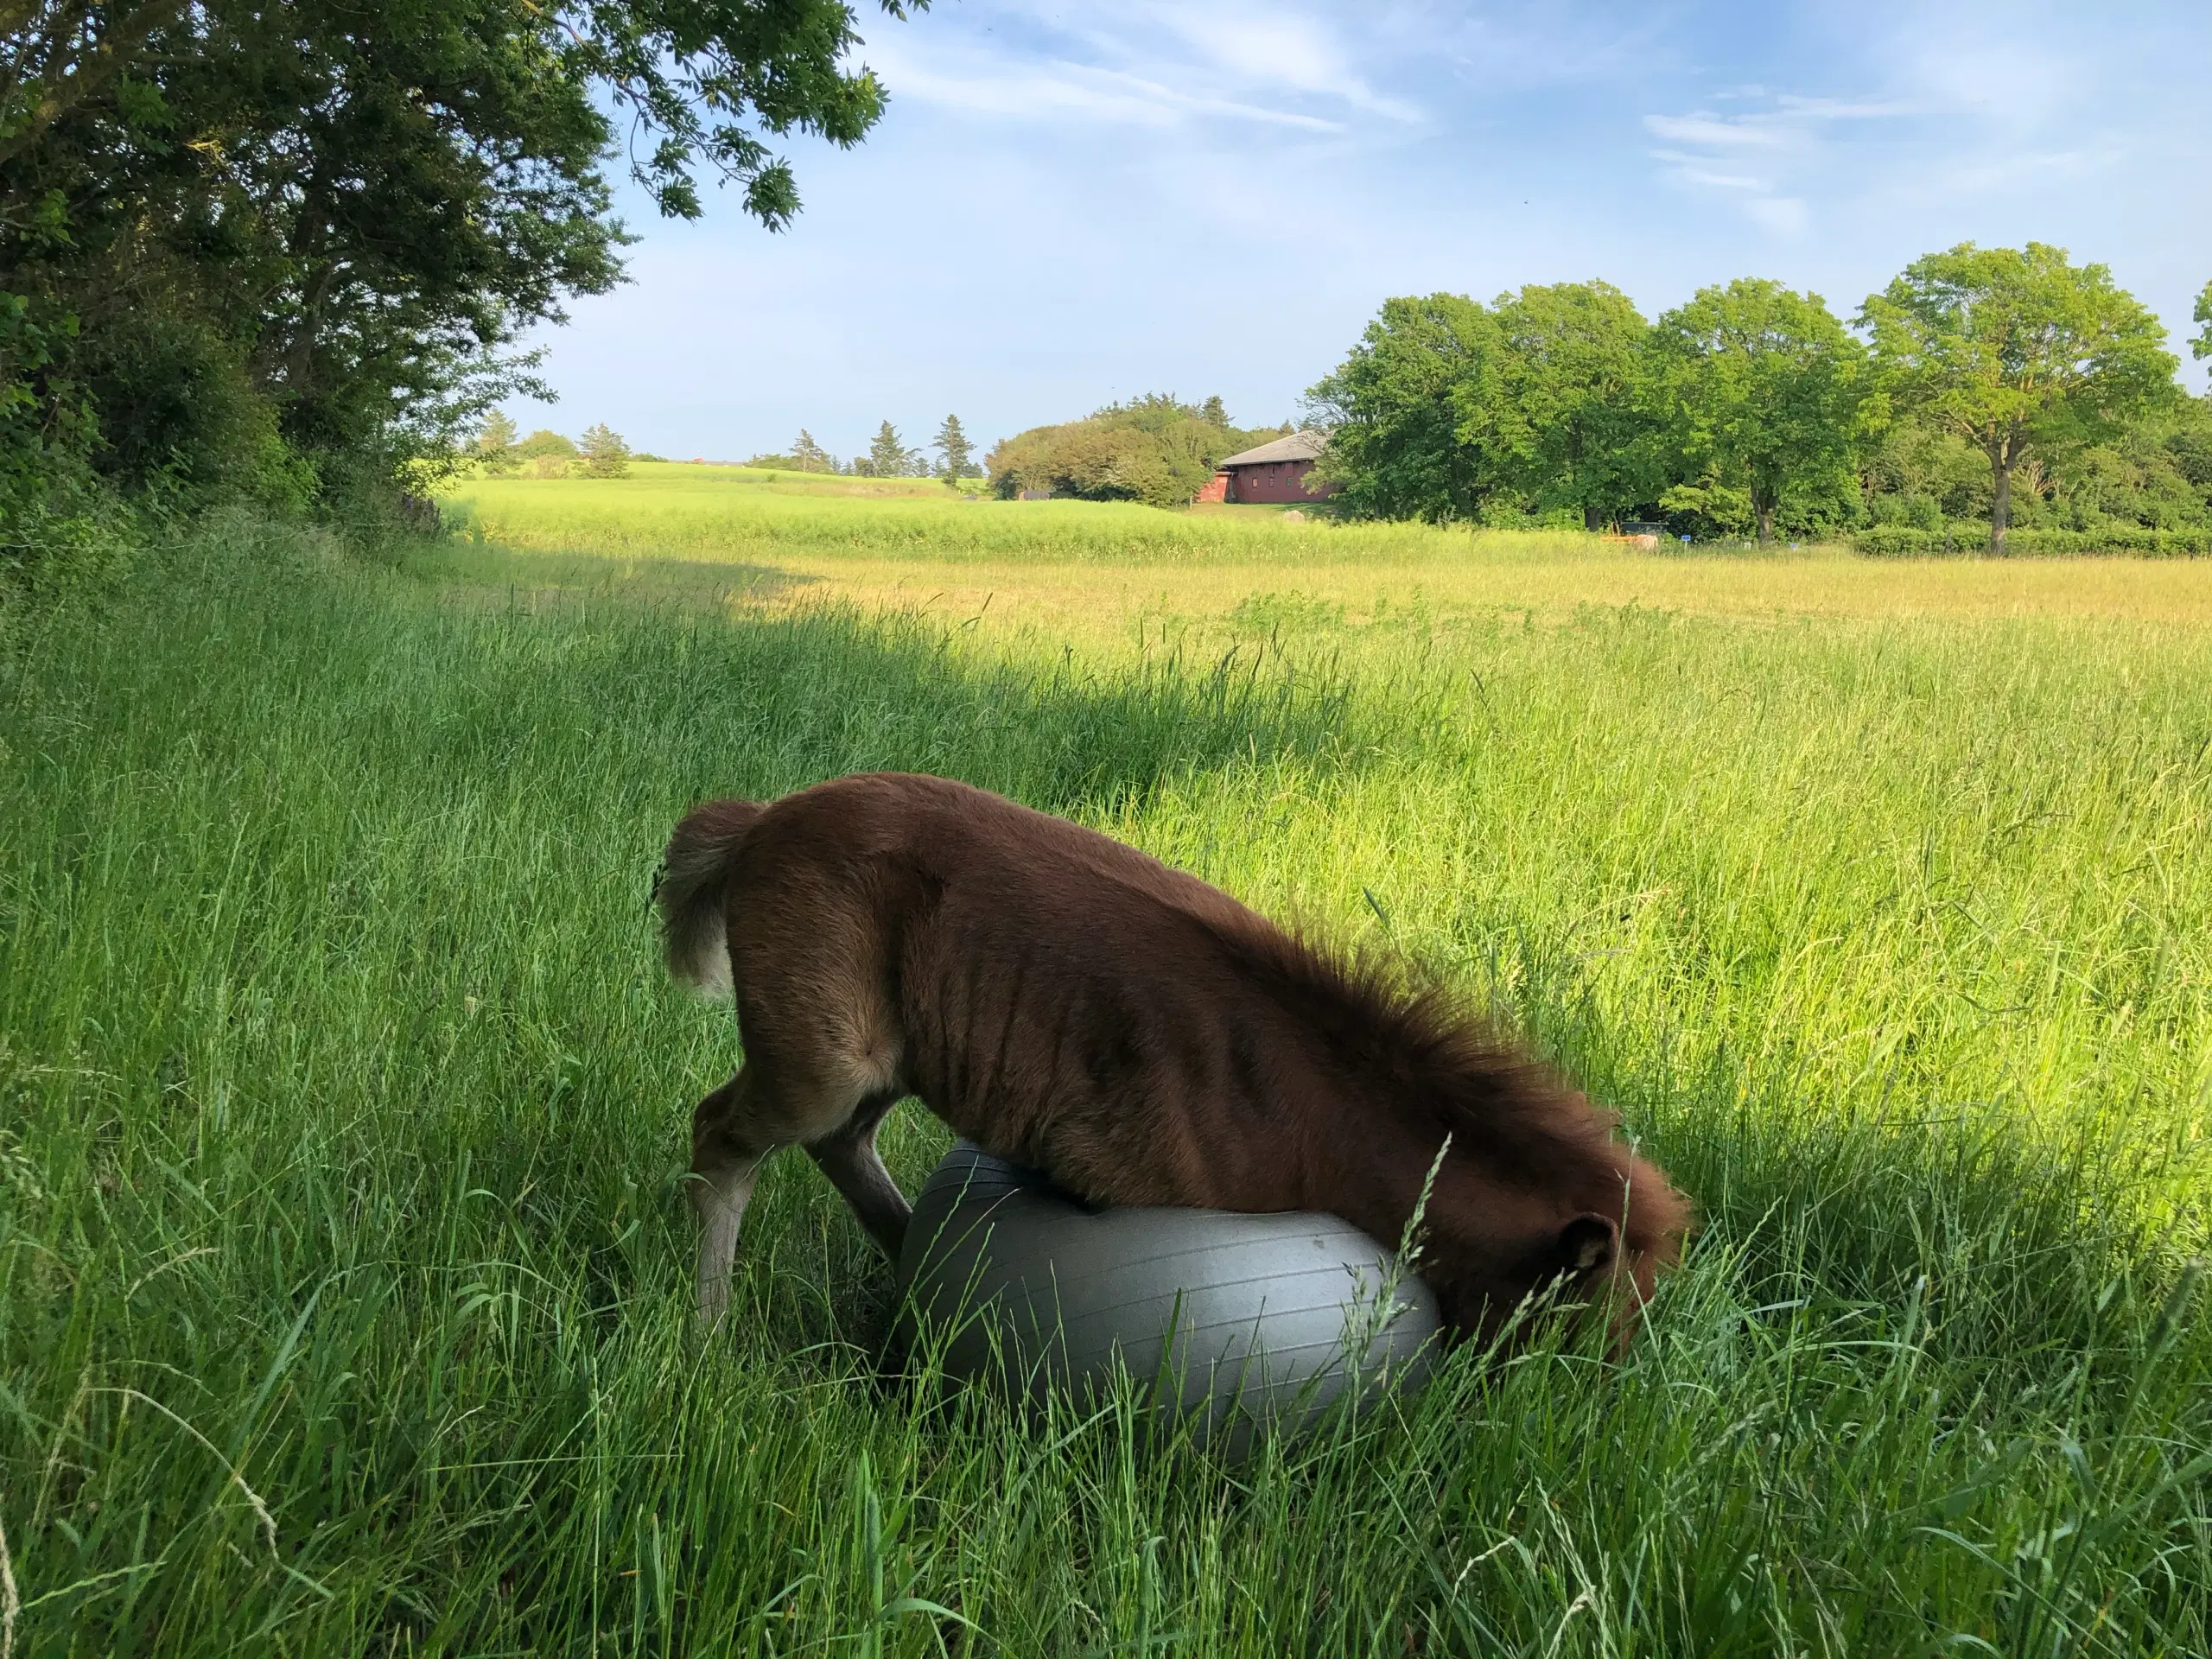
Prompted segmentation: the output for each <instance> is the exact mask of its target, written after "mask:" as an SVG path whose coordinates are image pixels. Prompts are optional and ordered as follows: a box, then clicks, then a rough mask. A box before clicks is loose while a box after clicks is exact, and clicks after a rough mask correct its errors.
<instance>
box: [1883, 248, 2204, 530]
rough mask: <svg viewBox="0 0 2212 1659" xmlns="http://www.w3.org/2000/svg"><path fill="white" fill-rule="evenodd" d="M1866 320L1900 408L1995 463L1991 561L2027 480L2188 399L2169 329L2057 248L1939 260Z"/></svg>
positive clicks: (1921, 262)
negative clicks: (2027, 472)
mask: <svg viewBox="0 0 2212 1659" xmlns="http://www.w3.org/2000/svg"><path fill="white" fill-rule="evenodd" d="M1861 316H1862V318H1863V321H1865V323H1866V327H1867V328H1868V330H1869V331H1870V332H1871V334H1872V336H1873V341H1874V352H1875V359H1876V362H1877V365H1878V369H1879V371H1880V373H1881V376H1882V379H1883V382H1884V384H1885V386H1886V387H1887V388H1888V390H1889V391H1890V393H1891V397H1893V398H1894V399H1895V400H1896V402H1897V404H1898V405H1899V407H1900V408H1901V409H1904V410H1907V411H1909V412H1910V413H1912V414H1914V415H1916V416H1918V417H1920V418H1922V419H1923V420H1925V421H1928V422H1929V423H1932V424H1936V425H1938V426H1940V427H1942V428H1944V429H1948V430H1950V431H1953V432H1955V433H1957V434H1958V435H1960V436H1961V437H1963V438H1964V439H1966V440H1967V442H1969V443H1971V444H1973V445H1974V448H1977V449H1978V450H1980V452H1981V454H1982V455H1983V457H1984V459H1985V460H1986V462H1987V464H1988V467H1989V469H1990V480H1991V507H1990V528H1989V545H1990V550H1991V551H1992V552H1993V553H1999V552H2002V551H2003V550H2004V547H2005V530H2006V528H2007V527H2008V525H2009V524H2010V522H2011V517H2012V480H2013V474H2015V473H2016V472H2017V471H2018V470H2019V469H2020V468H2021V467H2024V465H2026V464H2028V463H2029V462H2030V461H2044V462H2045V463H2048V461H2050V459H2051V457H2052V456H2053V454H2055V453H2056V452H2058V451H2061V450H2064V449H2069V448H2082V447H2085V446H2088V445H2091V444H2094V443H2097V442H2101V441H2103V440H2106V439H2109V438H2112V437H2114V436H2116V435H2119V434H2120V432H2121V431H2122V430H2123V429H2125V427H2126V424H2127V423H2129V421H2131V420H2132V419H2133V418H2135V417H2137V416H2140V415H2142V414H2144V413H2145V412H2147V411H2148V410H2152V409H2153V408H2156V407H2157V406H2158V405H2160V404H2164V403H2167V402H2170V401H2171V399H2172V398H2173V397H2175V396H2176V395H2177V389H2176V387H2175V385H2174V382H2173V375H2174V371H2175V369H2176V368H2177V366H2178V364H2177V360H2176V359H2175V358H2174V356H2173V354H2172V353H2171V352H2169V351H2167V350H2166V348H2165V337H2166V335H2165V329H2164V327H2163V325H2161V324H2160V323H2159V321H2158V318H2157V317H2156V316H2154V315H2152V313H2151V311H2150V310H2149V309H2148V308H2146V307H2145V306H2144V305H2143V304H2142V303H2141V302H2139V301H2138V300H2137V299H2136V298H2135V297H2134V296H2133V295H2131V294H2129V293H2127V292H2126V290H2125V289H2121V288H2120V287H2118V286H2117V285H2116V284H2114V283H2113V280H2112V273H2111V271H2110V270H2107V268H2106V267H2105V266H2103V265H2096V264H2091V265H2075V264H2069V263H2068V260H2067V256H2066V250H2065V249H2063V248H2056V247H2052V246H2050V245H2048V244H2047V243H2042V242H2031V243H2029V244H2028V245H2027V246H2026V248H2025V249H2015V248H1978V247H1976V246H1975V245H1974V244H1973V243H1971V242H1962V243H1961V244H1960V245H1958V246H1957V247H1955V248H1952V249H1950V250H1949V251H1948V252H1944V253H1931V254H1929V255H1927V256H1926V257H1923V258H1921V259H1917V260H1915V261H1914V262H1913V263H1912V264H1910V265H1909V266H1907V267H1906V268H1905V270H1904V271H1903V273H1901V274H1900V275H1899V276H1898V277H1897V278H1896V279H1895V280H1894V281H1892V282H1891V283H1890V285H1889V286H1888V287H1887V288H1886V289H1883V291H1882V292H1881V293H1879V294H1876V295H1873V296H1870V297H1869V298H1868V299H1867V301H1866V307H1865V309H1864V311H1863V312H1862V313H1861Z"/></svg>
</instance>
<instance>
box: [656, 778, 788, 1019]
mask: <svg viewBox="0 0 2212 1659" xmlns="http://www.w3.org/2000/svg"><path fill="white" fill-rule="evenodd" d="M761 810H762V808H761V806H760V803H759V802H757V801H709V802H708V803H707V804H705V805H704V806H699V807H694V808H693V809H692V810H690V812H688V813H686V814H685V815H684V817H683V822H682V823H679V824H677V826H676V833H675V834H673V835H671V836H669V838H668V850H667V851H666V852H665V853H664V854H662V855H661V861H660V874H659V875H658V877H656V878H655V879H654V881H653V902H654V903H655V904H656V905H658V906H659V907H660V925H661V940H662V947H663V949H664V950H665V951H666V953H667V957H668V970H669V972H671V974H674V975H675V976H677V978H678V979H680V980H682V981H683V982H684V983H686V984H688V985H693V986H696V987H697V988H698V989H699V990H700V991H701V992H702V993H703V994H705V995H728V991H729V988H730V972H729V922H728V916H727V915H726V913H725V912H724V908H723V898H724V895H725V894H726V893H727V892H728V887H729V867H730V861H731V860H732V859H734V858H735V857H736V856H737V850H738V849H739V848H740V847H741V846H742V845H743V844H744V842H745V837H746V834H747V831H748V830H750V829H752V828H753V824H754V823H756V822H757V821H758V820H759V818H760V813H761Z"/></svg>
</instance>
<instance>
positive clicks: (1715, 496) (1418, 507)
mask: <svg viewBox="0 0 2212 1659" xmlns="http://www.w3.org/2000/svg"><path fill="white" fill-rule="evenodd" d="M2196 321H2198V322H2199V323H2200V324H2201V325H2202V333H2200V334H2199V335H2198V336H2197V338H2196V341H2195V343H2194V347H2193V349H2194V351H2195V353H2196V355H2197V356H2198V357H2200V358H2202V357H2207V356H2212V283H2208V284H2207V285H2206V288H2205V290H2204V292H2203V295H2202V296H2201V297H2200V298H2199V300H2198V302H2197V305H2196ZM2166 341H2167V335H2166V331H2165V329H2164V326H2163V325H2162V324H2161V323H2160V322H2159V321H2158V318H2157V317H2156V316H2155V315H2153V314H2152V312H2151V311H2150V310H2149V309H2148V308H2146V307H2145V306H2144V305H2143V304H2141V303H2140V302H2139V301H2138V300H2136V299H2135V297H2134V296H2133V295H2131V294H2129V293H2127V292H2126V290H2125V289H2121V288H2120V287H2118V286H2117V285H2116V284H2115V283H2113V279H2112V274H2111V272H2110V271H2109V270H2107V268H2106V267H2105V266H2103V265H2100V264H2081V265H2077V264H2073V263H2071V262H2070V260H2069V257H2068V255H2067V253H2066V251H2065V250H2063V249H2061V248H2056V247H2051V246H2049V245H2044V244H2042V243H2033V242H2031V243H2030V244H2029V245H2027V246H2026V247H2025V248H2024V249H2011V248H1980V247H1977V246H1975V245H1974V244H1972V243H1964V244H1961V245H1959V246H1957V247H1955V248H1952V249H1949V250H1948V251H1944V252H1941V253H1932V254H1929V255H1928V256H1927V257H1924V258H1922V259H1919V260H1916V261H1915V262H1914V263H1913V264H1910V266H1908V267H1907V268H1906V269H1905V270H1904V271H1902V272H1900V273H1899V274H1898V276H1897V277H1896V278H1895V279H1894V280H1892V281H1891V283H1889V284H1888V285H1887V286H1886V287H1885V288H1884V289H1882V290H1881V291H1880V292H1878V293H1876V294H1872V295H1870V296H1867V298H1866V302H1864V303H1863V304H1862V305H1861V306H1860V307H1859V310H1858V312H1857V313H1856V315H1854V316H1853V318H1852V319H1851V321H1850V322H1849V323H1846V321H1844V320H1843V319H1841V318H1839V317H1838V316H1836V315H1834V313H1833V312H1832V311H1830V310H1829V308H1828V307H1827V304H1826V302H1824V301H1823V300H1822V299H1821V296H1819V295H1817V294H1810V293H1797V292H1795V291H1793V290H1791V289H1788V288H1786V287H1784V286H1783V284H1781V283H1775V282H1770V281H1766V280H1763V279H1758V278H1742V279H1738V280H1737V281H1735V282H1732V283H1726V284H1719V285H1715V286H1713V287H1709V288H1706V289H1700V291H1699V292H1698V293H1697V294H1696V295H1694V296H1692V298H1691V299H1690V300H1689V301H1688V302H1687V303H1685V304H1683V305H1681V306H1678V307H1676V308H1674V309H1672V310H1669V311H1667V312H1665V313H1663V314H1662V315H1660V316H1659V317H1658V318H1657V319H1656V321H1645V319H1644V318H1643V316H1642V315H1640V314H1639V313H1638V312H1637V308H1636V307H1635V305H1634V304H1633V303H1631V302H1630V300H1629V298H1628V296H1626V295H1624V294H1623V293H1622V292H1621V291H1620V290H1619V289H1616V288H1614V287H1612V286H1611V284H1610V283H1603V282H1589V283H1556V284H1532V285H1530V286H1529V287H1525V288H1523V289H1521V290H1520V291H1519V292H1518V293H1509V294H1503V295H1501V296H1498V298H1497V300H1495V301H1494V302H1491V303H1490V304H1488V305H1484V304H1482V303H1481V302H1478V301H1475V300H1472V299H1469V298H1466V297H1465V296H1459V295H1453V294H1432V295H1428V296H1425V297H1418V298H1415V297H1408V298H1400V299H1393V300H1390V301H1388V302H1385V303H1384V305H1383V309H1382V312H1381V314H1380V315H1378V316H1377V317H1376V319H1375V321H1373V322H1371V323H1370V324H1369V325H1368V327H1367V329H1366V331H1365V333H1364V334H1363V335H1362V337H1361V339H1360V340H1359V342H1358V344H1357V345H1356V346H1354V347H1353V348H1352V350H1351V353H1350V354H1349V355H1348V356H1347V357H1346V358H1345V359H1344V362H1343V363H1342V364H1340V365H1338V367H1337V369H1336V370H1335V371H1334V372H1332V373H1331V374H1330V375H1328V376H1327V377H1326V378H1324V379H1323V380H1322V381H1321V382H1320V383H1319V385H1316V386H1314V387H1313V389H1312V391H1310V392H1309V393H1308V401H1309V406H1310V408H1311V409H1312V410H1313V414H1314V415H1315V416H1316V417H1317V418H1318V419H1319V421H1320V422H1321V423H1324V424H1325V425H1327V426H1328V427H1329V428H1330V429H1331V437H1330V444H1329V450H1328V454H1327V456H1326V458H1325V460H1324V461H1323V462H1322V464H1321V471H1320V474H1319V475H1320V476H1322V477H1326V478H1331V479H1333V480H1335V481H1336V482H1337V483H1338V485H1340V486H1341V490H1342V493H1341V496H1340V498H1339V499H1340V501H1341V504H1342V505H1343V507H1344V510H1346V511H1348V512H1352V513H1355V514H1360V515H1364V516H1370V517H1380V518H1425V519H1430V520H1433V521H1438V522H1443V521H1449V520H1473V521H1478V522H1483V523H1489V524H1580V525H1583V526H1585V527H1587V528H1590V529H1593V530H1594V529H1600V528H1603V527H1604V526H1605V525H1607V524H1618V523H1622V522H1624V521H1626V522H1649V523H1654V524H1664V525H1665V526H1666V527H1667V529H1668V530H1669V531H1670V532H1673V533H1680V534H1687V535H1693V536H1697V537H1726V536H1742V535H1750V536H1752V537H1756V538H1757V539H1758V541H1760V542H1763V543H1764V542H1771V541H1773V540H1774V539H1775V538H1776V537H1778V536H1782V535H1785V534H1786V535H1808V536H1821V535H1833V534H1836V533H1838V532H1840V531H1847V530H1857V529H1861V528H1873V527H1883V526H1888V527H1892V528H1893V529H1895V530H1896V531H1899V532H1901V533H1904V534H1906V535H1910V533H1911V532H1914V531H1918V532H1922V533H1924V534H1929V535H1934V534H1937V533H1942V534H1945V535H1950V534H1953V533H1955V526H1958V525H1959V524H1961V522H1962V521H1963V522H1966V523H1970V524H1973V525H1974V526H1975V527H1976V529H1977V530H1978V531H1979V532H1980V535H1984V536H1986V541H1987V544H1988V546H1989V547H1990V549H1991V550H1993V551H1999V552H2001V551H2002V550H2004V548H2005V540H2006V537H2007V534H2008V532H2009V531H2010V530H2011V529H2012V527H2013V526H2014V525H2015V524H2020V525H2032V526H2036V527H2038V528H2045V529H2050V530H2058V531H2066V530H2072V531H2088V532H2094V531H2106V530H2112V531H2125V530H2127V529H2131V528H2139V529H2142V530H2145V531H2154V532H2155V531H2176V532H2183V531H2200V532H2201V531H2205V530H2206V529H2208V528H2212V401H2208V399H2207V398H2204V397H2190V396H2189V395H2188V394H2186V393H2185V392H2184V391H2183V390H2182V388H2181V387H2180V386H2179V385H2177V383H2176V380H2175V378H2174V377H2175V373H2176V371H2177V368H2178V366H2179V365H2178V360H2177V358H2176V357H2175V356H2174V354H2173V353H2171V352H2170V351H2168V350H2167V349H2166Z"/></svg>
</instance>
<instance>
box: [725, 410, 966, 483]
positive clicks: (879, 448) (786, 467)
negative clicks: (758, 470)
mask: <svg viewBox="0 0 2212 1659" xmlns="http://www.w3.org/2000/svg"><path fill="white" fill-rule="evenodd" d="M932 455H934V456H935V457H936V459H935V460H934V461H932V460H931V456H932ZM745 464H746V465H747V466H748V467H769V468H772V469H774V470H776V471H779V472H794V473H832V474H842V475H843V476H845V477H847V478H941V479H943V480H944V481H945V482H946V483H947V484H951V485H957V484H960V483H961V482H963V480H968V479H971V478H979V477H981V476H982V467H978V466H977V465H976V446H975V444H974V443H973V442H971V441H970V440H969V436H968V433H967V430H966V429H965V428H963V426H962V425H961V424H960V417H959V416H957V415H948V416H945V417H944V422H943V423H941V424H940V425H939V426H938V429H937V435H936V436H935V437H934V438H932V439H931V440H930V442H929V445H928V447H927V448H914V449H910V448H907V447H906V440H905V439H904V438H902V437H900V436H899V429H898V428H897V427H895V426H893V424H892V423H890V422H889V421H886V422H884V423H883V424H882V425H880V426H879V427H878V428H876V429H875V436H874V439H873V440H872V441H871V442H869V444H868V451H867V453H866V454H858V455H855V456H853V457H852V459H851V460H849V461H842V462H841V461H839V460H838V459H837V457H836V456H835V455H833V454H830V453H829V451H828V450H827V449H824V448H823V447H822V446H821V445H820V444H819V443H817V442H815V438H814V435H813V434H812V433H811V432H810V431H808V430H807V429H805V428H804V427H801V428H799V429H798V437H797V438H796V439H794V440H793V441H792V442H791V448H790V449H788V450H787V451H785V453H783V454H767V455H755V456H753V458H752V459H751V460H750V461H747V462H746V463H745Z"/></svg>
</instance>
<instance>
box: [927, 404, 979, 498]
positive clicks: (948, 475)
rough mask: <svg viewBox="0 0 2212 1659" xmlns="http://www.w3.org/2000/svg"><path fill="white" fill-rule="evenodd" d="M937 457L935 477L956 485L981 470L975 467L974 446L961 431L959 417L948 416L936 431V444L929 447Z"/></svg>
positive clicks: (974, 475)
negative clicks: (935, 452)
mask: <svg viewBox="0 0 2212 1659" xmlns="http://www.w3.org/2000/svg"><path fill="white" fill-rule="evenodd" d="M930 447H931V448H933V449H935V450H936V451H937V453H938V468H937V475H938V477H939V478H942V479H947V480H950V481H951V482H953V483H955V484H957V483H958V482H959V481H960V480H962V479H963V478H974V477H976V475H977V474H979V473H980V472H981V471H982V468H981V467H977V466H976V446H975V445H974V444H972V443H970V442H968V434H967V433H966V432H965V431H963V430H962V429H961V425H960V417H959V416H957V415H948V416H945V417H944V425H943V426H940V427H939V428H938V429H937V442H935V443H933V444H931V446H930Z"/></svg>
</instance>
